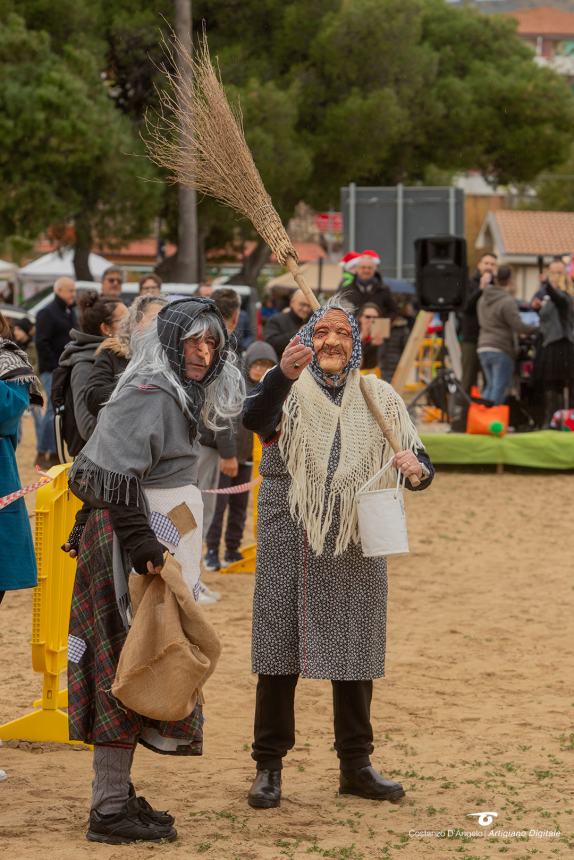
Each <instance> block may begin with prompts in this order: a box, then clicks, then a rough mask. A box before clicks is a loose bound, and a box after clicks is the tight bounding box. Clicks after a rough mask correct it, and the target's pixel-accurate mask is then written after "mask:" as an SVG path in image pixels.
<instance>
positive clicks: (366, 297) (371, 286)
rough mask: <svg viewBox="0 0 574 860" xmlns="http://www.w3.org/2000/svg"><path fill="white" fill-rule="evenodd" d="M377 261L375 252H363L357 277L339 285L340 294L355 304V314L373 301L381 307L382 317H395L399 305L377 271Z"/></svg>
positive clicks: (357, 267) (357, 265)
mask: <svg viewBox="0 0 574 860" xmlns="http://www.w3.org/2000/svg"><path fill="white" fill-rule="evenodd" d="M377 261H378V257H375V256H374V254H372V253H367V252H363V254H362V255H361V258H360V260H359V261H358V263H357V264H356V267H355V268H356V274H355V277H354V278H353V280H352V281H351V283H350V284H348V285H346V286H345V285H341V286H340V287H339V295H340V296H341V298H343V299H345V300H346V301H348V302H349V303H350V304H351V305H352V306H353V308H354V310H355V314H358V313H359V311H360V310H361V308H362V307H363V305H365V304H367V302H372V303H373V304H375V305H377V306H378V307H379V308H380V311H381V316H382V317H386V318H390V319H394V318H395V317H396V316H397V313H398V311H397V306H396V304H395V300H394V299H393V297H392V295H391V291H390V289H389V288H388V287H387V286H385V284H384V282H383V279H382V278H381V276H380V274H379V273H378V272H377Z"/></svg>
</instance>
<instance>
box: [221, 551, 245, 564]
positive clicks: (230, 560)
mask: <svg viewBox="0 0 574 860" xmlns="http://www.w3.org/2000/svg"><path fill="white" fill-rule="evenodd" d="M236 561H243V553H242V552H239V550H238V549H228V550H227V552H226V553H225V564H234V563H235V562H236Z"/></svg>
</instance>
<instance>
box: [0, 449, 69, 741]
mask: <svg viewBox="0 0 574 860" xmlns="http://www.w3.org/2000/svg"><path fill="white" fill-rule="evenodd" d="M48 474H49V475H50V476H51V477H53V478H54V480H53V481H52V483H50V484H47V485H46V486H45V487H41V488H40V489H39V490H38V494H37V496H36V526H35V536H34V541H35V548H36V559H37V562H38V585H37V586H36V588H35V589H34V600H33V607H32V666H33V668H34V670H35V671H36V672H41V673H42V674H43V676H44V684H43V690H42V698H41V699H38V700H37V701H35V702H34V708H36V710H34V711H32V712H31V713H29V714H26V716H24V717H20V718H19V719H16V720H12V721H11V722H9V723H5V724H4V725H3V726H0V738H2V739H4V740H27V741H44V742H47V741H52V742H58V743H73V742H72V741H70V740H69V737H68V714H67V713H66V711H65V710H64V708H66V707H67V705H68V695H67V689H66V687H65V686H64V687H60V675H61V673H62V672H65V671H66V669H67V662H68V624H69V618H70V606H71V602H72V589H73V587H74V577H75V575H76V562H75V561H74V560H73V559H71V558H70V557H69V556H68V555H66V553H64V552H62V550H61V549H60V547H61V546H62V544H63V543H64V542H65V540H66V538H67V537H68V535H69V533H70V530H71V528H72V526H73V524H74V517H75V515H76V511H77V510H78V508H79V507H80V505H81V502H80V501H79V500H78V499H77V498H76V497H75V496H74V495H73V494H72V493H71V492H70V491H69V490H68V466H67V465H66V466H54V468H52V469H50V471H49V473H48Z"/></svg>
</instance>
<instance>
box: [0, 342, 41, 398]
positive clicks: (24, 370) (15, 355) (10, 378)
mask: <svg viewBox="0 0 574 860" xmlns="http://www.w3.org/2000/svg"><path fill="white" fill-rule="evenodd" d="M0 379H1V380H2V382H19V383H21V384H24V385H25V384H28V385H29V386H30V402H31V403H37V404H38V405H39V406H41V405H42V402H43V401H42V395H41V394H40V391H39V383H38V379H37V377H36V376H35V374H34V368H33V367H32V365H31V364H30V362H29V361H28V356H27V355H26V353H25V352H24V350H23V349H20V347H19V346H17V345H16V344H15V343H14V342H13V341H11V340H7V339H6V338H4V337H0Z"/></svg>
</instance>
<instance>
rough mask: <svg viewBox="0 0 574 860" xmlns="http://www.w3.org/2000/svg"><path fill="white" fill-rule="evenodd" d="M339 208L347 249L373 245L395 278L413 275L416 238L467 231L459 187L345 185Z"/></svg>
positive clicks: (388, 273)
mask: <svg viewBox="0 0 574 860" xmlns="http://www.w3.org/2000/svg"><path fill="white" fill-rule="evenodd" d="M353 198H354V200H355V207H354V209H355V211H354V215H355V217H354V219H353V218H352V213H351V205H352V202H353ZM341 211H342V213H343V228H344V247H345V252H346V251H349V250H357V251H361V250H363V249H365V248H372V249H373V250H374V251H377V253H378V254H379V255H380V257H381V261H382V262H381V272H382V274H383V275H386V276H387V277H391V278H405V279H406V280H414V277H415V261H414V242H415V239H419V238H421V237H423V236H433V235H441V234H442V235H446V234H454V235H456V236H464V192H463V191H462V189H460V188H448V187H446V188H431V187H419V186H415V187H405V186H400V185H399V186H396V187H391V188H382V187H381V188H376V187H373V188H369V187H356V186H355V187H354V188H349V187H345V188H342V189H341ZM353 221H354V223H353ZM353 232H354V239H353V235H352V233H353ZM351 246H353V247H351Z"/></svg>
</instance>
